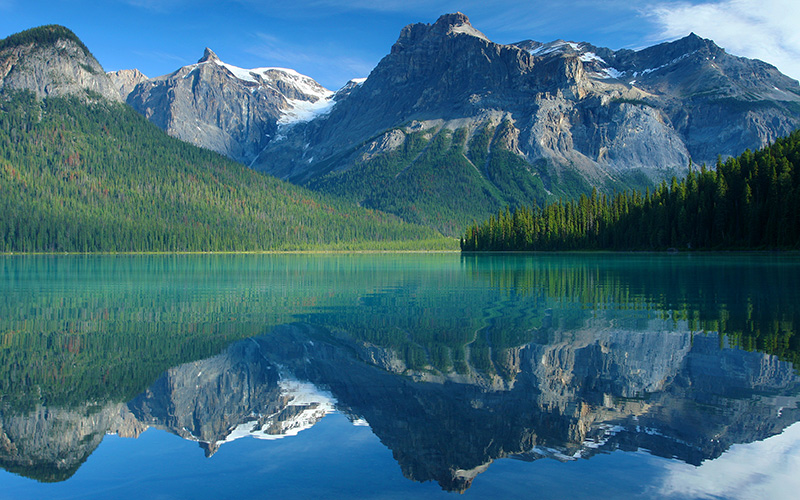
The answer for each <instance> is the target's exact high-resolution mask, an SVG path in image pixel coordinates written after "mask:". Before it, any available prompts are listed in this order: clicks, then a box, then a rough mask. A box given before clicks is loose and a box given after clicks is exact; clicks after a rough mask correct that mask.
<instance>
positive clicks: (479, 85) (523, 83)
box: [256, 14, 800, 184]
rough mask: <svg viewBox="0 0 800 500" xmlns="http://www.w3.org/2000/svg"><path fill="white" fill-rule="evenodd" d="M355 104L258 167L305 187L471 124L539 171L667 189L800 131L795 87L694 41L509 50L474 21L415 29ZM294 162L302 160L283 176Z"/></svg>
mask: <svg viewBox="0 0 800 500" xmlns="http://www.w3.org/2000/svg"><path fill="white" fill-rule="evenodd" d="M351 97H354V98H352V99H347V100H343V101H342V102H339V103H337V105H336V106H335V108H334V109H333V110H332V112H331V113H330V114H329V115H327V116H325V117H321V118H320V119H319V120H316V121H314V122H311V123H309V124H308V126H306V127H303V128H302V132H300V130H301V128H300V127H298V131H297V132H296V133H298V134H299V133H302V134H303V135H304V136H305V137H307V138H308V141H309V144H310V147H309V148H306V149H307V150H306V151H305V152H304V153H302V154H301V153H300V152H299V151H297V152H296V154H291V153H289V154H287V155H280V154H277V153H281V152H286V153H288V150H291V149H292V147H293V146H294V147H296V145H294V144H293V143H292V142H291V139H292V136H291V135H289V134H287V135H289V137H288V139H287V141H284V142H283V143H282V144H274V145H273V147H272V148H269V149H268V150H267V151H265V152H264V154H263V155H262V156H261V158H260V159H259V160H258V161H257V162H256V165H260V166H262V167H263V168H265V169H266V170H268V171H271V172H275V173H276V174H277V175H279V176H282V177H288V178H298V179H302V178H307V177H310V176H315V175H319V174H320V173H324V171H322V172H321V171H320V168H319V166H320V164H321V163H323V162H324V160H325V159H328V158H330V157H332V156H334V155H336V154H337V153H341V152H342V151H345V150H347V149H350V148H355V150H354V151H352V153H353V154H352V155H350V156H348V157H347V158H343V159H340V160H339V161H336V162H334V163H333V167H334V168H337V169H346V168H349V167H351V166H352V164H353V163H355V162H357V161H358V159H359V158H361V157H363V153H364V152H367V151H370V150H375V149H382V150H387V149H394V148H397V147H398V146H399V144H398V141H397V140H396V139H394V140H387V138H388V137H390V135H387V134H391V137H393V136H396V135H397V132H396V131H395V130H391V131H389V132H386V131H387V130H388V129H399V130H400V131H401V132H403V134H404V135H408V133H409V132H410V131H412V130H413V129H414V127H421V128H423V129H434V130H436V129H440V128H442V127H444V128H449V129H451V130H455V129H458V128H462V127H465V128H466V129H467V131H468V134H469V136H472V135H473V134H475V133H476V132H478V131H480V130H481V129H482V128H483V127H486V126H487V125H488V126H496V125H497V124H498V123H500V122H501V121H509V122H511V123H512V124H513V128H512V129H511V130H510V131H508V132H506V133H505V135H506V137H500V138H499V137H494V138H493V141H492V143H493V144H495V145H497V146H504V147H505V148H506V149H508V150H510V151H512V152H515V153H517V154H518V155H520V156H521V157H523V158H524V159H525V160H526V161H527V162H528V163H529V164H532V165H533V164H536V163H537V162H538V161H540V160H546V161H549V162H552V163H553V164H556V165H559V166H561V167H562V168H572V169H577V170H578V171H580V172H581V174H582V175H584V176H586V177H587V178H588V179H589V180H591V181H592V182H593V183H595V184H597V183H599V182H600V181H601V180H602V179H604V178H607V177H608V176H612V177H613V176H615V175H619V173H621V172H625V171H631V170H641V171H643V172H646V173H648V175H650V176H651V177H655V178H658V177H660V175H659V173H660V172H661V171H663V170H668V171H673V170H676V169H677V170H683V169H685V168H686V167H687V165H688V163H689V160H690V159H692V160H693V161H694V162H695V163H701V162H707V163H713V162H714V161H715V160H716V158H717V155H722V156H723V157H725V156H729V155H737V154H739V153H741V152H742V151H743V150H744V149H746V148H758V147H761V146H763V145H765V144H766V143H768V142H769V141H772V140H774V139H775V138H776V137H778V136H781V135H786V134H787V133H788V132H790V131H791V130H793V129H794V128H796V127H797V126H798V125H800V86H798V83H797V81H795V80H792V79H790V78H788V77H786V76H784V75H782V74H781V73H780V72H779V71H778V70H777V69H776V68H774V67H773V66H771V65H769V64H766V63H763V62H761V61H757V60H750V59H745V58H740V57H735V56H731V55H729V54H727V53H726V52H725V51H724V50H723V49H721V48H719V47H717V46H716V45H715V44H714V43H713V42H712V41H710V40H704V39H702V38H699V37H697V36H696V35H694V34H692V35H689V36H687V37H686V38H684V39H681V40H678V41H676V42H672V43H664V44H661V45H657V46H654V47H650V48H648V49H644V50H641V51H638V52H636V51H631V50H620V51H616V52H615V51H612V50H610V49H606V48H598V47H594V46H592V45H590V44H586V43H580V44H578V43H572V42H563V41H556V42H552V43H549V44H541V43H538V42H533V41H526V42H520V43H517V44H513V45H500V44H496V43H493V42H491V41H490V40H488V39H487V38H486V37H485V36H484V35H483V34H482V33H480V32H479V31H477V30H476V29H475V28H473V27H472V26H471V24H470V23H469V20H468V19H467V18H466V16H464V15H463V14H449V15H445V16H442V17H441V18H439V20H438V21H436V23H434V24H433V25H427V24H415V25H410V26H407V27H405V28H404V29H403V31H402V32H401V34H400V37H399V39H398V40H397V42H396V43H395V44H394V46H393V47H392V50H391V53H390V54H389V55H388V56H386V57H385V58H384V59H383V60H382V61H381V62H380V63H379V64H378V66H377V67H376V68H375V69H374V70H373V72H372V73H371V74H370V76H369V78H367V80H366V81H365V82H364V83H363V84H362V85H361V86H360V87H359V88H358V89H356V90H354V91H353V92H352V93H351ZM495 131H496V132H497V131H498V129H495ZM376 135H378V136H379V137H377V138H375V136H376ZM364 141H366V143H364ZM381 144H385V145H384V146H382V147H381V146H380V145H381ZM376 146H378V147H377V148H376ZM358 153H361V155H359V154H358ZM276 156H277V157H276ZM288 156H293V157H294V158H295V159H294V162H293V163H292V164H291V165H290V166H282V165H279V163H282V162H283V161H284V160H286V159H287V157H288ZM312 156H313V158H314V160H313V161H312V162H310V163H309V162H308V159H309V158H311V157H312ZM278 158H280V160H279V159H278ZM326 166H327V165H326Z"/></svg>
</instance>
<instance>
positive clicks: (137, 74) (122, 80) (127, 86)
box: [106, 69, 148, 101]
mask: <svg viewBox="0 0 800 500" xmlns="http://www.w3.org/2000/svg"><path fill="white" fill-rule="evenodd" d="M106 74H107V75H108V77H109V78H110V79H111V82H112V83H113V84H114V86H115V87H116V88H117V90H119V95H120V97H122V100H123V101H124V100H126V99H127V98H128V95H129V94H130V93H131V92H133V89H135V88H136V86H137V85H139V84H140V83H142V82H146V81H147V80H148V78H147V76H146V75H145V74H144V73H142V72H141V71H139V70H138V69H121V70H119V71H109V72H108V73H106Z"/></svg>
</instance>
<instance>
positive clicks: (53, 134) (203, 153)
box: [0, 26, 441, 252]
mask: <svg viewBox="0 0 800 500" xmlns="http://www.w3.org/2000/svg"><path fill="white" fill-rule="evenodd" d="M210 64H213V63H210ZM0 68H3V70H2V73H0V75H2V80H0V84H1V85H0V192H2V193H4V194H3V196H2V197H0V251H6V252H7V251H11V252H17V251H26V252H31V251H59V252H60V251H77V252H86V251H159V250H169V251H176V250H183V251H188V250H197V251H207V250H274V249H280V248H284V249H289V248H300V247H302V248H309V247H314V246H318V245H323V246H325V245H333V246H337V245H338V246H341V245H345V246H348V245H352V244H356V245H358V244H359V243H357V242H361V243H366V242H367V241H372V242H374V243H375V244H376V245H377V246H384V247H385V245H386V244H388V245H389V246H392V245H396V243H389V242H390V240H391V241H395V242H397V241H400V240H416V239H419V238H422V239H427V238H430V237H432V238H434V239H436V238H438V236H437V235H436V233H435V232H433V231H432V230H430V229H428V228H422V227H418V226H411V225H409V224H406V223H404V222H402V221H400V220H399V219H397V218H396V217H394V216H387V215H386V214H382V213H378V212H375V211H372V210H368V209H363V208H359V207H356V206H355V205H353V204H350V203H347V202H342V201H340V200H336V199H333V198H331V197H327V196H320V195H318V194H315V193H312V192H310V191H308V190H306V189H303V188H298V187H297V186H293V185H291V184H288V183H286V182H283V181H278V180H277V179H275V178H274V177H271V176H267V175H263V174H259V173H256V172H254V171H252V170H250V169H248V168H246V167H244V166H243V165H241V164H238V163H236V162H233V161H231V160H229V159H227V158H224V157H222V156H220V155H218V154H216V153H213V152H211V151H208V150H206V149H201V148H198V147H195V146H191V145H189V144H186V143H185V142H182V141H179V140H177V139H173V138H171V137H169V136H167V135H166V134H164V133H163V132H162V131H161V130H159V129H158V128H157V127H155V126H153V125H152V124H150V123H148V122H147V121H146V120H145V119H144V118H142V117H141V116H140V115H139V114H138V113H136V112H135V111H134V110H133V109H131V108H130V107H129V106H126V105H125V104H123V103H122V102H121V101H122V98H121V96H120V92H119V88H123V87H124V85H123V86H120V87H118V86H117V85H115V83H114V82H113V81H112V80H111V78H110V77H109V76H108V75H107V74H106V73H105V72H104V71H103V69H102V67H101V66H100V65H99V64H98V63H97V61H96V60H95V59H94V58H93V57H92V56H91V54H90V53H89V52H88V50H87V49H86V48H85V46H84V45H83V44H82V43H81V42H80V40H79V39H78V38H77V37H76V36H75V35H74V34H73V33H72V32H70V31H69V30H67V29H66V28H63V27H59V26H46V27H43V28H36V29H33V30H29V31H26V32H23V33H20V34H17V35H13V36H11V37H8V38H6V39H5V40H2V41H0ZM201 70H202V69H201ZM133 77H134V79H135V78H136V75H135V74H134V75H133ZM140 86H141V84H140V85H139V87H140ZM137 88H138V87H137ZM378 241H382V243H377V242H378ZM440 242H441V240H440ZM369 245H372V244H371V243H370V244H369Z"/></svg>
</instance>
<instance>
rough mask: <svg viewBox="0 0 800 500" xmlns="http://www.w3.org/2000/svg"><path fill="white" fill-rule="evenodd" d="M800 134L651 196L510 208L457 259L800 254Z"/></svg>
mask: <svg viewBox="0 0 800 500" xmlns="http://www.w3.org/2000/svg"><path fill="white" fill-rule="evenodd" d="M799 171H800V131H795V132H794V133H792V134H790V135H789V136H788V137H785V138H782V139H779V140H777V141H775V143H773V144H771V145H769V146H767V147H765V148H763V149H761V150H759V151H756V152H751V151H749V150H747V151H745V152H744V153H743V154H742V155H740V156H739V157H737V158H729V159H728V160H726V161H724V162H722V161H718V162H717V165H716V169H707V168H706V167H705V166H703V167H701V168H700V169H699V170H696V169H693V168H691V166H690V170H689V173H688V175H687V176H686V177H685V178H684V179H682V180H678V179H676V178H674V177H673V178H672V182H671V183H667V182H663V183H662V184H661V185H659V186H658V187H657V188H656V189H655V190H654V191H653V192H650V191H649V190H648V191H647V192H645V193H640V192H637V191H632V192H619V193H616V194H613V195H611V196H608V195H605V194H600V193H598V192H597V191H596V190H595V191H592V193H591V195H588V196H587V195H581V196H580V197H579V198H578V199H574V200H568V201H563V200H562V201H558V202H555V203H550V204H546V205H544V206H542V207H540V206H537V205H534V206H532V207H527V206H522V207H518V208H516V209H515V210H513V211H511V210H509V209H508V208H506V210H504V211H500V212H499V213H498V214H497V216H492V217H490V218H489V219H488V220H487V221H485V222H483V223H480V224H477V223H476V224H473V225H472V226H471V227H469V228H468V229H467V231H466V233H465V234H464V236H463V237H462V238H461V249H462V251H536V250H666V249H687V250H697V249H705V250H723V249H726V250H727V249H759V250H764V249H798V248H800V172H799Z"/></svg>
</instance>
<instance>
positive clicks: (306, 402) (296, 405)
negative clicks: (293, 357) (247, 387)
mask: <svg viewBox="0 0 800 500" xmlns="http://www.w3.org/2000/svg"><path fill="white" fill-rule="evenodd" d="M279 385H280V387H281V395H282V396H283V397H285V398H287V399H288V400H289V402H288V403H287V405H286V406H285V407H284V408H283V409H282V410H281V411H278V412H277V413H274V414H272V415H269V416H267V417H265V418H264V417H262V418H259V416H257V415H254V416H253V418H252V419H251V420H248V421H246V422H243V423H241V424H238V425H236V426H235V427H233V428H232V429H231V430H230V432H229V433H228V435H227V436H226V437H225V439H223V440H222V441H217V443H216V444H217V446H219V445H222V444H224V443H230V442H231V441H235V440H237V439H240V438H243V437H247V436H252V437H254V438H256V439H264V440H268V441H273V440H276V439H283V438H285V437H287V436H296V435H297V434H299V433H300V432H302V431H304V430H306V429H310V428H311V427H313V426H314V425H315V424H316V423H317V422H319V421H320V420H321V419H322V418H323V417H324V416H325V415H327V414H329V413H332V412H334V411H335V409H336V408H335V405H336V398H335V397H334V396H333V395H332V394H331V393H330V392H327V391H323V390H320V389H318V388H317V387H316V386H314V385H313V384H310V383H308V382H301V381H299V380H295V379H287V378H284V379H283V380H281V381H280V382H279ZM287 410H292V411H294V413H295V414H294V415H292V416H291V417H290V418H286V419H284V420H278V417H279V416H280V415H281V414H282V413H284V412H286V411H287Z"/></svg>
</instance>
